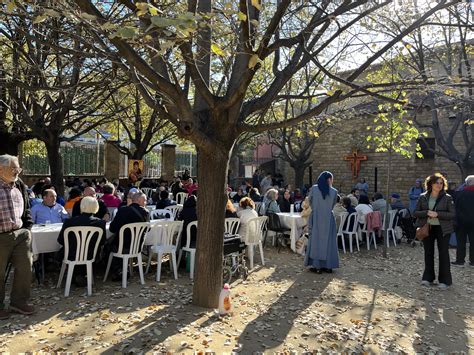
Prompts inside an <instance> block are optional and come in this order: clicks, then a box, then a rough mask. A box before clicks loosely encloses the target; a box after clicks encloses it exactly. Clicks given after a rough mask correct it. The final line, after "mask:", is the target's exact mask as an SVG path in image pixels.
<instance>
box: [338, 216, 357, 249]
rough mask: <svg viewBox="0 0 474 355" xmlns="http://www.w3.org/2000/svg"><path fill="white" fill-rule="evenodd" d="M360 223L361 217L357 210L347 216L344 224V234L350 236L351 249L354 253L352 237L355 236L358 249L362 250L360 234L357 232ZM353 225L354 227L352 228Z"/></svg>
mask: <svg viewBox="0 0 474 355" xmlns="http://www.w3.org/2000/svg"><path fill="white" fill-rule="evenodd" d="M358 225H359V218H358V216H357V212H353V213H351V214H350V215H348V216H347V218H346V220H345V221H344V223H343V224H342V235H343V236H344V235H348V236H349V251H350V252H351V253H352V238H353V237H354V239H355V241H356V245H357V251H360V248H359V236H358V233H357V227H358ZM351 226H352V228H351Z"/></svg>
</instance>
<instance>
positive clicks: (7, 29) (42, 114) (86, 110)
mask: <svg viewBox="0 0 474 355" xmlns="http://www.w3.org/2000/svg"><path fill="white" fill-rule="evenodd" d="M18 6H19V7H18V11H19V13H18V14H17V15H15V14H8V13H0V16H1V18H2V24H3V25H2V26H1V27H0V35H1V38H0V39H1V42H0V45H1V46H2V49H3V50H4V52H5V53H6V54H7V57H6V58H7V61H6V63H5V64H4V65H5V72H6V73H8V74H7V75H4V77H5V80H4V82H5V88H6V91H7V95H4V100H2V102H3V104H4V106H6V107H7V115H8V116H9V119H10V120H11V122H12V125H13V127H15V129H16V130H17V132H22V133H21V134H23V136H22V137H24V139H27V138H37V139H39V140H41V141H43V142H44V143H45V146H46V150H47V152H48V161H49V165H50V171H51V180H52V183H53V184H54V185H55V186H56V188H57V189H58V192H59V193H61V194H62V193H63V188H64V183H63V164H62V159H61V156H60V153H59V147H60V144H61V142H63V141H72V140H74V139H75V138H77V137H79V136H81V135H83V134H84V133H86V132H88V131H90V130H91V129H94V128H95V127H98V126H99V125H100V124H101V123H103V122H104V120H105V119H107V118H111V116H109V115H107V114H104V113H103V112H101V108H102V106H103V105H104V103H105V102H106V101H107V99H108V97H109V96H110V95H111V93H113V91H114V89H113V88H112V86H111V78H112V75H111V65H110V63H109V62H108V63H105V62H104V60H102V59H100V58H97V57H98V56H97V54H95V53H93V52H92V51H91V49H90V48H89V46H88V45H87V44H83V43H81V42H80V41H79V40H77V39H74V35H80V33H81V26H80V25H77V24H73V23H71V22H70V21H69V20H68V19H67V18H65V17H59V16H57V15H58V13H57V12H56V11H54V10H48V11H49V12H41V11H42V10H41V9H38V8H37V7H34V6H29V5H24V6H23V5H18ZM7 9H8V6H7ZM49 15H52V16H51V17H49ZM66 34H67V35H66ZM25 135H26V136H25ZM22 139H23V138H22Z"/></svg>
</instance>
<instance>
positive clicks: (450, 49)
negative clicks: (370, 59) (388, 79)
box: [375, 2, 474, 179]
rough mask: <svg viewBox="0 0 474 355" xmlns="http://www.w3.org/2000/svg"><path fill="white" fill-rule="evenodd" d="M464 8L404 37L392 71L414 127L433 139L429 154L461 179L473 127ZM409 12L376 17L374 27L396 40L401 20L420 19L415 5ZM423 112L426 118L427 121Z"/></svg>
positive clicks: (470, 162)
mask: <svg viewBox="0 0 474 355" xmlns="http://www.w3.org/2000/svg"><path fill="white" fill-rule="evenodd" d="M470 6H471V5H470V4H468V3H461V2H459V3H458V4H456V5H455V6H451V7H450V8H448V9H447V11H446V12H444V13H442V14H441V13H440V14H435V15H434V16H433V18H432V19H430V20H427V21H426V22H425V23H424V24H423V26H422V27H420V28H418V29H416V30H415V31H414V32H413V33H411V34H410V35H408V36H407V37H405V38H404V40H403V41H402V45H403V47H400V48H399V53H398V54H397V55H396V65H395V66H394V68H395V70H396V73H397V75H398V76H399V78H400V79H401V82H400V84H402V83H403V82H404V83H405V87H404V90H405V91H407V92H408V93H409V100H410V103H411V104H412V105H413V106H417V107H418V110H417V111H418V114H417V115H416V116H415V118H414V119H415V122H416V123H417V125H418V127H420V128H423V129H429V130H431V131H432V133H433V136H434V138H435V140H436V146H437V147H436V149H435V150H433V152H434V153H435V154H436V155H438V156H442V157H445V158H447V159H449V160H450V161H452V162H454V163H455V164H456V165H457V166H458V168H459V171H460V173H461V176H462V178H463V179H464V178H465V177H466V176H467V175H470V174H474V125H473V124H472V121H470V117H471V113H472V112H473V111H474V80H473V72H472V64H471V62H472V55H473V53H474V50H473V49H474V47H473V40H472V36H471V35H470V30H471V28H472V26H473V19H472V16H473V14H472V11H471V7H470ZM411 10H412V11H405V12H403V13H401V12H397V13H395V14H394V13H390V14H386V13H381V14H380V17H379V18H378V20H377V21H376V22H375V23H376V26H377V28H379V29H380V31H381V32H383V33H384V34H385V35H387V36H391V37H393V36H396V35H397V34H399V33H400V31H401V30H402V28H401V27H400V23H404V22H406V21H407V16H417V15H419V13H420V9H419V6H418V5H417V4H416V2H415V3H414V5H413V8H412V9H411ZM471 32H472V31H471ZM406 84H409V85H406ZM425 112H428V113H429V116H431V117H430V119H429V120H428V121H427V120H426V119H425V115H424V114H423V113H425ZM420 113H421V114H420Z"/></svg>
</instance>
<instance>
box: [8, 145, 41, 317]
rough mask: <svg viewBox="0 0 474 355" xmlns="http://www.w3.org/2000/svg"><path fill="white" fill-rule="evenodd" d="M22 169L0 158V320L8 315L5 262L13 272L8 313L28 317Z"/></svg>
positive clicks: (12, 160) (10, 158) (25, 200)
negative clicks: (10, 266)
mask: <svg viewBox="0 0 474 355" xmlns="http://www.w3.org/2000/svg"><path fill="white" fill-rule="evenodd" d="M21 171H22V169H21V168H20V164H19V162H18V158H17V157H14V156H12V155H8V154H5V155H0V211H1V213H0V319H7V318H8V317H9V316H10V312H9V309H8V308H6V307H5V304H4V303H3V302H4V299H5V276H6V275H5V270H6V269H7V265H8V263H11V264H12V266H13V267H14V269H15V273H14V279H13V286H12V291H11V294H10V310H11V311H13V312H17V313H21V314H25V315H29V314H32V313H34V311H35V309H34V307H33V306H31V305H29V304H28V300H29V299H30V295H31V263H32V255H31V232H30V229H31V226H32V225H33V220H32V219H31V213H30V204H29V200H28V194H27V192H26V186H25V184H24V183H23V181H21V180H20V178H19V177H18V175H19V174H20V173H21Z"/></svg>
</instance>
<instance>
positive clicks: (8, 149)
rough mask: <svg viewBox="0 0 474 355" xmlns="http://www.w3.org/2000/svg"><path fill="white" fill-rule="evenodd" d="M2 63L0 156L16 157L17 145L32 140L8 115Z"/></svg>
mask: <svg viewBox="0 0 474 355" xmlns="http://www.w3.org/2000/svg"><path fill="white" fill-rule="evenodd" d="M3 67H4V63H3V62H0V154H11V155H18V145H19V144H20V143H21V142H24V141H26V140H28V139H31V138H32V134H31V133H30V132H28V131H24V130H23V129H22V127H21V125H19V124H18V122H16V121H15V120H14V119H13V117H11V116H10V115H9V114H8V105H7V103H8V101H9V100H8V96H7V95H8V91H7V89H6V86H5V84H6V73H5V70H4V69H3Z"/></svg>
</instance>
